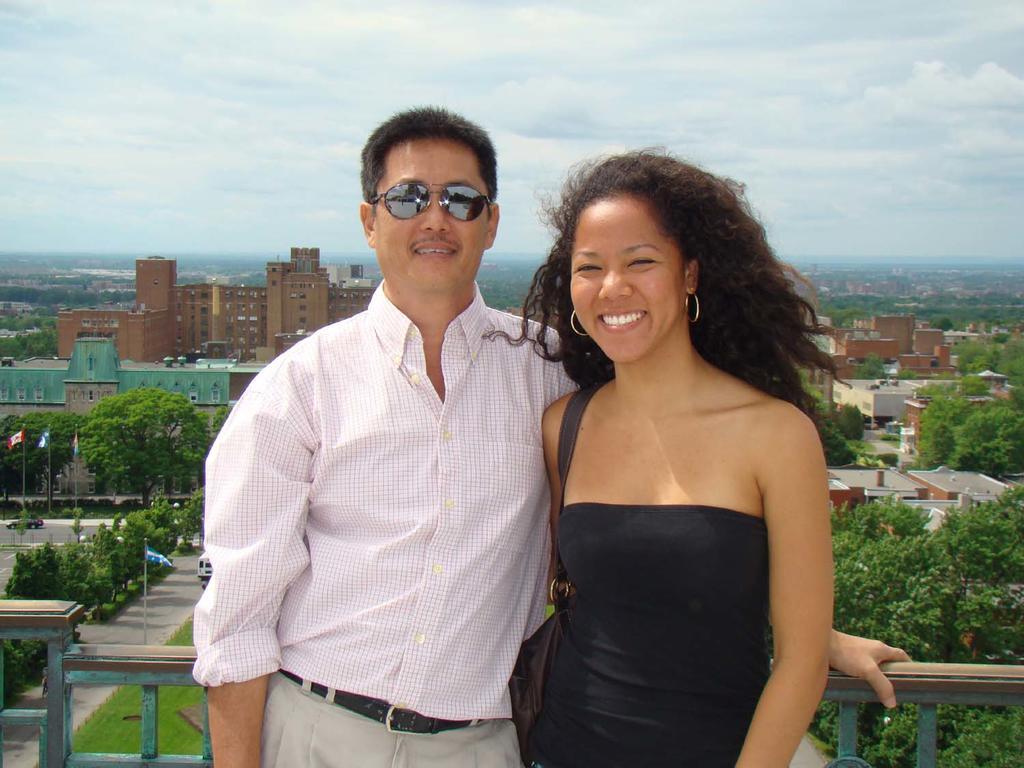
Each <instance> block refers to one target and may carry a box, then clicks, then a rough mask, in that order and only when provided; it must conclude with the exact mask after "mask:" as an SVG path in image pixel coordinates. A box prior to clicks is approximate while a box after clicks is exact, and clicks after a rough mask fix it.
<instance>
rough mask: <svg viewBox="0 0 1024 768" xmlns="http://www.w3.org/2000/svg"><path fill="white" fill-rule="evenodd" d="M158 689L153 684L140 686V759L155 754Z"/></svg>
mask: <svg viewBox="0 0 1024 768" xmlns="http://www.w3.org/2000/svg"><path fill="white" fill-rule="evenodd" d="M159 691H160V689H159V688H158V687H157V686H155V685H144V686H142V750H141V751H142V759H143V760H152V759H153V758H155V757H156V756H157V737H158V736H159V730H160V715H159V712H158V706H157V705H158V703H159V700H160V699H159V695H160V694H159Z"/></svg>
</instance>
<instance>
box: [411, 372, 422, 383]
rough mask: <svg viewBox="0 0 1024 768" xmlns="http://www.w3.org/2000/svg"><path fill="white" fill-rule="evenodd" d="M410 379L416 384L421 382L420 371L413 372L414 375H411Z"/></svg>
mask: <svg viewBox="0 0 1024 768" xmlns="http://www.w3.org/2000/svg"><path fill="white" fill-rule="evenodd" d="M409 381H410V382H412V383H413V384H414V385H415V384H419V383H420V375H419V374H418V373H414V374H412V376H410V377H409Z"/></svg>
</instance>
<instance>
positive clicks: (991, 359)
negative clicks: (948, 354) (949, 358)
mask: <svg viewBox="0 0 1024 768" xmlns="http://www.w3.org/2000/svg"><path fill="white" fill-rule="evenodd" d="M956 359H957V363H956V367H957V370H958V371H960V373H962V374H968V373H981V372H982V371H984V370H985V369H993V370H994V369H995V368H996V367H997V366H998V363H999V350H998V349H997V348H996V347H994V346H993V345H992V344H989V343H988V342H985V341H965V342H963V343H961V344H957V345H956Z"/></svg>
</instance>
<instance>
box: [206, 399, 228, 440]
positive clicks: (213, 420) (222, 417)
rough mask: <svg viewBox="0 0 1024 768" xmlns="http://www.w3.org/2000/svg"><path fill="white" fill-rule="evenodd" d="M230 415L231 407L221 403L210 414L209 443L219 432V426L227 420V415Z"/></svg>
mask: <svg viewBox="0 0 1024 768" xmlns="http://www.w3.org/2000/svg"><path fill="white" fill-rule="evenodd" d="M230 415H231V408H230V407H228V406H226V405H222V406H220V407H218V408H217V409H216V410H215V411H214V412H213V415H212V416H210V444H211V445H212V444H213V441H214V440H216V439H217V435H219V434H220V428H221V427H223V426H224V422H225V421H227V420H228V416H230Z"/></svg>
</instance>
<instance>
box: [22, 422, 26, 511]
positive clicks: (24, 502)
mask: <svg viewBox="0 0 1024 768" xmlns="http://www.w3.org/2000/svg"><path fill="white" fill-rule="evenodd" d="M24 431H25V428H24V427H22V435H21V510H22V513H23V514H24V511H25V510H26V509H28V502H26V501H25V456H26V455H27V451H26V449H25V443H26V440H25V435H24Z"/></svg>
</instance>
